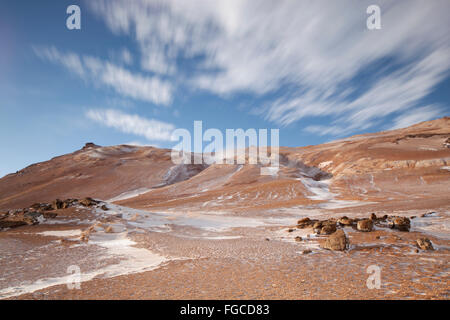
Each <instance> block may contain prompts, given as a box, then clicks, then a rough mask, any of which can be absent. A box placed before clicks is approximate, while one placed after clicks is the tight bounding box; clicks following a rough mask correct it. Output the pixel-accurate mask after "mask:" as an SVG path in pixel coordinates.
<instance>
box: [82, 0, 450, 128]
mask: <svg viewBox="0 0 450 320" xmlns="http://www.w3.org/2000/svg"><path fill="white" fill-rule="evenodd" d="M89 4H90V6H91V8H93V9H94V11H95V12H97V13H99V16H100V17H101V18H102V19H104V20H105V23H106V25H107V26H108V27H109V28H110V29H111V31H112V32H114V33H117V34H125V35H129V36H131V37H133V39H135V40H136V42H137V44H138V47H139V48H140V53H141V57H142V59H141V68H143V69H144V70H148V71H152V72H156V73H160V74H165V75H174V74H176V76H177V77H178V78H179V79H187V81H188V82H189V83H190V84H191V85H193V86H194V87H196V88H201V89H204V90H208V91H211V92H213V93H215V94H218V95H222V96H227V95H230V94H234V93H239V92H248V93H252V94H254V95H256V96H262V97H265V95H267V94H268V93H273V92H277V93H279V92H281V94H279V97H278V98H277V99H276V100H273V101H269V104H268V106H266V107H265V108H263V109H262V110H260V113H261V114H262V115H263V116H264V117H266V119H267V120H270V121H272V122H274V123H277V124H279V125H282V126H285V125H289V124H291V123H293V122H296V121H298V120H300V119H303V118H306V117H323V116H328V118H327V119H331V120H330V121H331V122H330V127H329V130H328V132H329V134H335V133H337V132H343V131H352V130H358V129H361V128H367V127H370V126H371V125H372V124H373V123H377V121H378V120H379V119H384V118H385V117H387V116H389V115H392V114H393V113H398V112H405V114H406V115H407V114H408V111H409V110H412V109H414V108H417V107H420V102H421V100H422V99H423V98H424V97H426V96H427V95H428V94H430V92H432V90H433V89H434V88H435V87H436V85H437V84H438V83H440V82H441V81H442V79H443V78H444V77H446V76H448V71H449V68H450V40H449V39H450V37H449V34H448V29H449V28H450V23H449V20H448V17H447V12H448V10H450V3H449V2H448V1H447V0H434V1H427V2H424V1H421V0H410V1H393V0H378V1H377V4H378V5H379V6H380V7H381V10H382V29H381V30H377V31H369V30H367V29H366V18H367V15H366V13H365V12H366V8H367V7H368V6H369V5H370V4H373V3H372V1H368V0H363V1H360V0H358V1H356V0H341V1H324V0H317V1H301V0H299V1H289V0H280V1H276V2H274V1H271V0H262V1H254V0H242V1H237V0H236V1H235V0H224V1H221V0H217V1H209V0H196V1H177V0H164V1H160V0H148V1H133V2H129V1H125V0H108V1H105V0H96V1H90V2H89ZM180 57H181V58H184V59H190V58H192V57H203V59H201V60H200V61H199V62H197V64H196V65H195V67H196V68H195V71H196V72H194V73H192V74H183V69H182V68H180V66H179V64H178V61H179V58H180ZM386 59H387V60H389V59H391V62H390V64H389V66H390V67H395V68H393V70H391V69H390V68H387V69H389V70H383V68H384V67H386V65H383V63H381V64H382V65H381V66H378V67H377V68H378V69H377V70H373V71H369V68H371V67H373V66H374V65H376V63H380V61H384V60H386ZM391 64H392V65H391ZM361 73H365V76H366V78H367V77H368V78H369V80H370V81H369V82H367V81H363V82H361V81H359V79H358V76H359V75H360V74H361ZM368 83H369V85H367V84H368ZM287 88H289V90H287ZM331 127H332V128H331ZM339 128H341V129H339ZM342 128H344V129H342ZM316 129H317V128H316ZM309 130H310V131H311V132H312V131H314V130H313V129H312V128H309ZM316 131H318V130H316ZM322 132H323V131H322Z"/></svg>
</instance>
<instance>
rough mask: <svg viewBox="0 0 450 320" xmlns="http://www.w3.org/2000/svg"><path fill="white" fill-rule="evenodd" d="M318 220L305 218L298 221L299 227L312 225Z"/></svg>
mask: <svg viewBox="0 0 450 320" xmlns="http://www.w3.org/2000/svg"><path fill="white" fill-rule="evenodd" d="M315 222H317V220H311V219H309V218H303V219H300V220H298V221H297V228H299V229H304V228H309V227H311V226H312V225H313V224H314V223H315Z"/></svg>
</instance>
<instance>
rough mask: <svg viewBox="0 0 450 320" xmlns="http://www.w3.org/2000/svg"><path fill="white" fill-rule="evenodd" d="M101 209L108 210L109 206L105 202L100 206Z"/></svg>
mask: <svg viewBox="0 0 450 320" xmlns="http://www.w3.org/2000/svg"><path fill="white" fill-rule="evenodd" d="M101 209H102V210H103V211H108V210H109V208H108V207H107V206H106V205H105V204H104V205H102V206H101Z"/></svg>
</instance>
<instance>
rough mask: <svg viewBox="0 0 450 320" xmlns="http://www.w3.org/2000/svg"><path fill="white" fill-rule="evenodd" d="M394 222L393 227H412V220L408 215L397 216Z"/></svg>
mask: <svg viewBox="0 0 450 320" xmlns="http://www.w3.org/2000/svg"><path fill="white" fill-rule="evenodd" d="M392 223H393V224H392V227H393V228H394V229H397V230H399V231H409V228H410V227H411V222H410V220H409V219H408V218H406V217H395V218H394V220H393V221H392Z"/></svg>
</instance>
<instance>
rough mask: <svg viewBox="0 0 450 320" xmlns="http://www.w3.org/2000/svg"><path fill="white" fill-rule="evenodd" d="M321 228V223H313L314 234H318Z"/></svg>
mask: <svg viewBox="0 0 450 320" xmlns="http://www.w3.org/2000/svg"><path fill="white" fill-rule="evenodd" d="M322 226H323V223H322V221H317V222H315V223H314V224H313V229H314V232H315V233H320V231H321V230H322Z"/></svg>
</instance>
